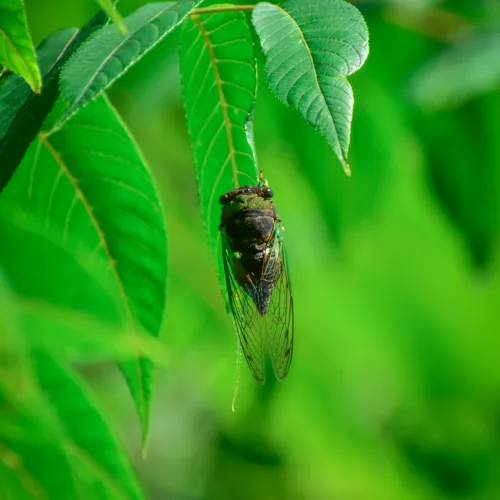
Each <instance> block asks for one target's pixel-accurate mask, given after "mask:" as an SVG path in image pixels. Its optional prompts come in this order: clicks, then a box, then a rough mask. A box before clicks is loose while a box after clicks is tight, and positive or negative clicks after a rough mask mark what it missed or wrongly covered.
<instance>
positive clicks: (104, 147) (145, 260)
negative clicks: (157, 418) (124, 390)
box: [4, 96, 167, 439]
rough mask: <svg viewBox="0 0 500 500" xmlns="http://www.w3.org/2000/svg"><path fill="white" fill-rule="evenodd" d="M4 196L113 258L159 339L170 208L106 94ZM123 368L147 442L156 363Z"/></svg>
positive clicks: (140, 322) (48, 137) (113, 273)
mask: <svg viewBox="0 0 500 500" xmlns="http://www.w3.org/2000/svg"><path fill="white" fill-rule="evenodd" d="M54 113H57V109H55V110H54ZM49 121H50V118H49ZM4 195H6V196H8V197H9V198H12V199H14V200H16V201H17V202H18V203H21V204H23V206H25V207H27V209H28V210H30V211H31V212H33V213H35V214H37V216H38V217H39V218H41V220H43V221H44V223H45V226H46V227H47V228H48V229H52V230H54V231H57V232H58V234H59V235H60V240H61V242H62V243H63V244H64V242H71V241H73V242H78V244H79V245H80V247H81V251H82V252H90V256H91V257H92V256H95V257H96V261H97V262H100V261H105V262H106V263H107V266H108V270H107V274H108V275H109V276H110V277H111V279H113V280H114V282H115V284H116V286H117V288H118V290H119V294H120V297H121V301H122V304H123V305H124V307H125V309H126V312H127V315H128V317H129V318H130V320H131V321H133V322H134V324H135V325H137V328H139V329H140V330H144V331H146V332H147V333H148V334H149V335H151V336H153V337H157V336H158V333H159V330H160V326H161V322H162V318H163V310H164V305H165V288H166V273H167V270H166V234H165V227H164V222H163V216H162V210H161V207H160V204H159V200H158V196H157V194H156V189H155V186H154V182H153V179H152V176H151V174H150V172H149V170H148V168H147V166H146V165H145V162H144V160H143V158H142V156H141V155H140V153H139V151H138V149H137V147H136V145H135V143H134V142H133V140H132V138H131V137H130V135H129V133H128V131H127V130H126V128H125V127H124V125H123V124H122V123H121V121H120V119H119V117H118V115H117V114H116V112H115V111H114V109H113V108H112V107H111V105H110V104H109V103H108V101H107V99H106V98H105V96H101V97H100V98H98V99H97V100H95V101H94V102H93V103H91V104H90V105H89V106H88V107H86V108H85V109H83V110H82V111H81V113H79V114H78V115H75V116H74V117H73V118H72V119H71V120H70V121H69V122H68V123H67V124H66V125H65V127H63V128H62V129H60V130H59V131H57V132H54V133H52V134H44V133H42V134H40V136H39V137H38V139H37V140H36V141H35V142H34V143H33V144H32V145H31V147H30V149H29V151H28V153H27V155H26V157H25V159H24V161H23V163H22V164H21V166H20V167H19V169H18V171H17V172H16V176H15V177H14V178H13V179H12V182H11V184H10V185H9V188H8V189H7V190H5V192H4ZM121 366H122V369H123V371H124V373H125V376H126V379H127V382H128V384H129V387H130V389H131V392H132V395H133V397H134V401H135V403H136V406H137V409H138V412H139V416H140V420H141V425H142V428H143V435H144V439H146V438H147V435H148V425H149V406H150V402H151V401H150V400H151V384H152V373H153V365H152V363H151V362H150V361H149V360H147V359H142V358H140V357H139V358H137V360H136V361H135V362H127V363H123V364H122V365H121Z"/></svg>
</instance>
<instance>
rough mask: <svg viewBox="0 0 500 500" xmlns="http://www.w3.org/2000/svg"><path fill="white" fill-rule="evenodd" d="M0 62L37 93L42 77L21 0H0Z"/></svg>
mask: <svg viewBox="0 0 500 500" xmlns="http://www.w3.org/2000/svg"><path fill="white" fill-rule="evenodd" d="M0 63H1V64H3V65H4V66H5V67H6V68H9V69H10V70H11V71H12V72H14V73H17V74H18V75H19V76H20V77H21V78H23V79H24V80H25V81H26V82H27V83H28V85H29V86H30V87H31V90H32V91H33V92H36V93H39V92H40V90H41V88H42V77H41V75H40V69H39V68H38V63H37V60H36V54H35V49H34V48H33V44H32V43H31V36H30V33H29V30H28V25H27V23H26V13H25V11H24V4H23V0H0Z"/></svg>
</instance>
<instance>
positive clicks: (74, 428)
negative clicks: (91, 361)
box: [34, 353, 143, 500]
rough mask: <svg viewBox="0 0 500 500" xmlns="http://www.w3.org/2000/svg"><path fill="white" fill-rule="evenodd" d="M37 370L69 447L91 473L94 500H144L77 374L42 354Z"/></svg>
mask: <svg viewBox="0 0 500 500" xmlns="http://www.w3.org/2000/svg"><path fill="white" fill-rule="evenodd" d="M34 371H35V374H36V377H37V379H38V383H39V385H40V387H41V388H42V389H43V391H44V393H45V397H46V399H47V401H48V402H49V403H50V405H51V406H52V408H53V409H54V411H55V414H56V416H57V418H58V420H59V424H60V426H61V428H62V430H63V431H64V433H65V435H66V437H67V440H68V442H67V446H68V448H69V449H70V450H71V452H72V453H73V454H74V455H76V456H78V457H79V458H80V459H81V460H82V461H83V462H84V463H85V465H86V466H87V468H88V469H89V471H90V472H91V473H92V476H93V478H94V481H93V482H94V486H93V487H94V492H93V496H92V498H102V499H111V498H113V499H114V498H116V499H123V500H126V499H127V500H128V499H137V498H143V495H142V493H141V491H140V489H139V486H138V484H137V481H136V479H135V477H134V475H133V473H132V470H131V468H130V466H129V464H128V463H127V460H126V459H125V456H124V454H123V451H122V450H121V448H120V446H119V445H118V443H117V440H116V438H115V437H114V435H113V433H112V432H111V429H110V427H109V424H108V423H107V422H106V420H105V418H104V417H103V415H102V412H101V411H100V410H99V409H98V407H97V405H96V404H95V403H94V402H93V401H92V398H91V396H90V395H89V394H88V393H87V391H86V390H85V388H84V387H83V385H82V383H81V382H80V381H79V380H78V378H77V376H76V374H74V373H71V372H70V371H69V370H68V369H67V368H65V367H64V366H63V365H62V364H60V363H58V362H57V361H56V360H55V359H54V358H53V357H51V356H49V355H46V354H42V353H35V355H34ZM95 483H97V485H98V487H99V490H98V491H99V493H97V494H96V490H95V488H96V487H97V486H96V485H95ZM87 498H88V497H87Z"/></svg>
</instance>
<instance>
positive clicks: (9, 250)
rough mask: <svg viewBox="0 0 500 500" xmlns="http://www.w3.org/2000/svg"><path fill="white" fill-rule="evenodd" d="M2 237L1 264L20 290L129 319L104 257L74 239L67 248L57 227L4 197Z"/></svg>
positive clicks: (115, 320) (118, 320)
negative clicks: (92, 253)
mask: <svg viewBox="0 0 500 500" xmlns="http://www.w3.org/2000/svg"><path fill="white" fill-rule="evenodd" d="M6 193H7V192H6ZM0 241H2V244H1V245H0V265H2V267H3V269H4V271H5V274H6V276H7V278H8V279H9V282H10V284H11V286H12V288H13V289H14V291H15V292H17V293H19V294H20V295H22V296H23V297H26V298H27V299H32V300H45V301H47V302H50V303H52V304H54V305H56V306H61V307H66V308H69V309H72V310H74V311H81V312H87V313H88V314H91V315H93V316H95V317H96V318H99V319H101V320H103V321H106V322H109V323H111V324H114V325H115V326H119V325H123V324H125V323H126V316H125V312H124V309H123V305H122V304H121V302H120V300H119V290H118V288H117V286H116V284H115V282H114V281H113V280H112V279H111V278H110V277H109V276H107V275H106V273H105V271H106V268H105V267H104V263H103V261H102V260H100V259H97V258H94V259H92V258H91V257H90V256H89V255H88V254H85V253H83V252H82V251H81V249H80V250H79V249H78V248H77V247H76V246H75V245H70V244H69V243H68V244H66V247H65V248H63V247H62V246H61V244H60V236H59V234H58V233H55V232H54V231H52V230H50V228H47V227H46V226H45V225H43V224H42V223H41V221H40V220H39V219H36V218H34V217H33V216H30V215H27V214H26V213H25V212H23V211H21V210H19V209H18V208H17V209H16V207H15V206H13V205H12V204H7V203H5V200H2V203H1V204H0Z"/></svg>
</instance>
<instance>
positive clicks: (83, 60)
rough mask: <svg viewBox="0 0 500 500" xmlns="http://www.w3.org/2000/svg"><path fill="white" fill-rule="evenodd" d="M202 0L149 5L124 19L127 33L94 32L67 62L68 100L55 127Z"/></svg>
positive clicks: (115, 30)
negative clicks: (67, 104) (67, 105)
mask: <svg viewBox="0 0 500 500" xmlns="http://www.w3.org/2000/svg"><path fill="white" fill-rule="evenodd" d="M200 2H201V0H180V1H179V2H176V3H173V2H161V3H151V4H148V5H145V6H144V7H141V8H140V9H138V10H137V11H136V12H135V13H134V14H132V15H131V16H129V17H127V18H126V19H125V26H126V27H127V33H126V34H123V33H121V32H120V30H119V28H118V26H116V25H110V26H107V27H106V28H104V29H102V30H100V31H99V33H96V35H95V36H93V37H92V38H91V39H90V40H89V41H88V43H86V44H85V45H84V46H83V47H82V48H81V49H80V50H79V51H78V53H76V54H75V56H74V57H72V58H71V60H70V61H69V62H68V64H67V65H66V67H65V68H64V70H63V72H62V75H61V92H62V94H63V96H64V97H65V98H66V99H67V100H68V101H69V107H68V108H67V109H66V110H65V111H64V113H63V114H62V116H61V118H60V120H59V122H58V124H57V127H58V128H59V127H60V126H61V124H62V122H63V121H65V120H66V119H68V118H69V117H70V116H71V115H73V114H74V113H75V112H76V111H77V110H78V109H80V108H81V107H82V106H85V104H87V103H89V102H90V101H92V100H93V99H95V98H96V97H97V96H98V95H99V94H100V93H101V92H103V91H104V90H106V89H107V88H108V87H109V86H110V85H111V84H112V83H113V82H114V81H115V80H116V79H118V78H119V77H120V76H121V75H123V74H124V73H125V72H126V71H127V70H128V68H129V67H130V66H132V65H133V64H134V63H136V62H137V61H139V60H140V59H141V58H142V57H143V56H144V54H146V53H147V52H148V51H149V50H151V49H152V48H153V47H154V46H155V45H156V44H157V43H159V42H160V41H161V40H162V39H163V38H164V37H165V36H167V35H168V34H169V33H170V32H171V31H172V30H173V29H174V28H176V27H177V26H178V25H179V24H180V23H181V22H182V21H183V19H184V18H185V17H186V16H187V15H188V14H189V13H190V12H191V10H193V9H194V8H195V7H196V6H197V5H198V4H199V3H200Z"/></svg>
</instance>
